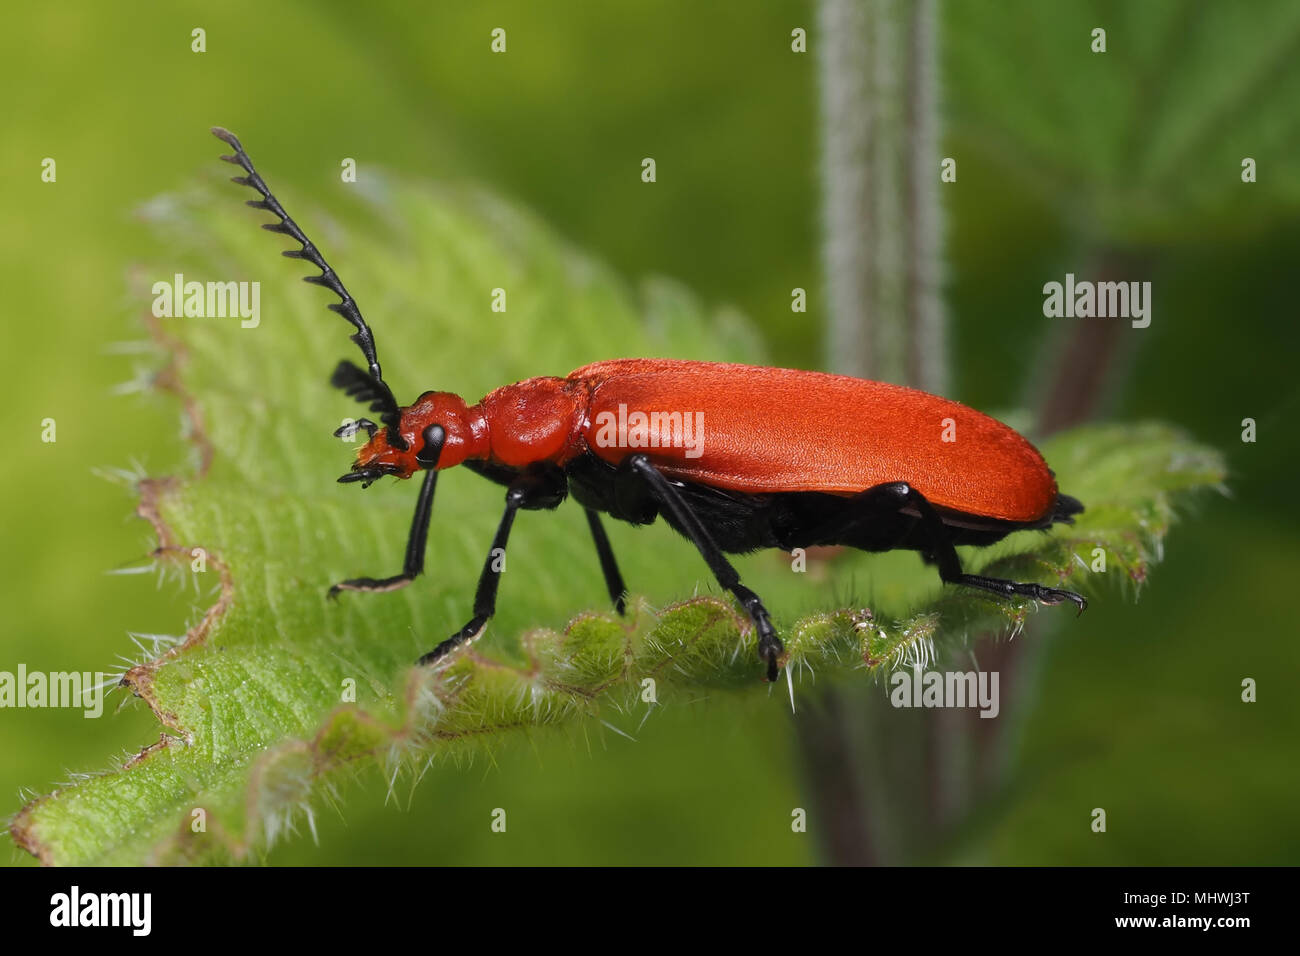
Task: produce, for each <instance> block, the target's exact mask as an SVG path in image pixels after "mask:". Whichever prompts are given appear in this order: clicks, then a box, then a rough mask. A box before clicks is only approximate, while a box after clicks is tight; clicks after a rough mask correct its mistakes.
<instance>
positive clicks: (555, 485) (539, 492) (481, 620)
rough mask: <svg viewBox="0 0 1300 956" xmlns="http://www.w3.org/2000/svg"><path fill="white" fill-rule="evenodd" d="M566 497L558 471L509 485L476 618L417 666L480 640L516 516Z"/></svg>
mask: <svg viewBox="0 0 1300 956" xmlns="http://www.w3.org/2000/svg"><path fill="white" fill-rule="evenodd" d="M567 495H568V485H567V483H566V482H565V480H564V474H563V472H561V471H560V470H559V469H557V468H546V469H542V470H539V471H527V472H524V473H522V474H520V475H519V476H518V477H517V478H515V480H514V481H512V482H511V483H510V487H509V488H508V489H507V490H506V510H505V513H504V514H503V515H502V516H501V523H500V524H499V525H498V526H497V533H496V535H495V536H494V537H493V538H492V547H491V548H490V549H489V550H488V556H487V559H486V560H485V561H484V562H483V571H482V573H481V574H480V575H479V579H478V587H477V588H476V589H475V591H474V616H473V617H472V618H470V619H469V621H468V622H467V623H466V624H465V626H464V627H462V628H461V629H460V630H459V631H457V632H456V633H455V634H453V635H452V636H451V637H449V638H447V639H446V640H445V641H443V642H442V643H441V644H439V645H438V646H437V647H435V648H434V649H433V650H431V651H430V652H429V653H427V654H425V655H424V656H423V657H421V658H420V659H419V660H418V661H416V663H417V664H420V665H423V664H432V663H433V662H434V661H437V660H439V659H440V658H442V657H445V656H446V655H447V654H449V653H451V652H452V651H454V650H455V649H456V648H458V647H460V645H462V644H464V643H465V642H466V641H470V640H473V639H474V638H475V637H478V635H479V634H480V633H481V632H482V630H483V628H484V627H485V626H486V625H487V622H488V619H489V618H491V617H492V615H493V614H495V613H496V608H497V588H498V586H499V585H500V584H501V573H502V565H501V559H503V558H504V557H505V551H506V544H507V543H508V542H509V541H510V528H511V527H512V526H513V525H514V523H515V513H516V512H518V511H519V510H520V509H523V510H524V511H539V510H549V509H551V508H557V507H559V504H560V502H562V501H563V500H564V499H565V497H566V496H567Z"/></svg>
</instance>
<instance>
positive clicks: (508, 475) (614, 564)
mask: <svg viewBox="0 0 1300 956" xmlns="http://www.w3.org/2000/svg"><path fill="white" fill-rule="evenodd" d="M465 467H467V468H469V470H470V471H473V472H475V473H477V474H479V475H482V476H483V477H484V478H486V479H487V480H488V481H494V482H496V483H497V484H498V485H505V486H506V487H507V488H509V487H510V484H511V482H513V481H514V480H515V479H516V478H518V477H519V471H518V469H515V468H507V467H505V466H501V465H493V464H490V463H488V462H476V461H467V462H465ZM574 500H575V501H578V502H579V503H580V504H581V503H582V502H581V500H580V499H579V498H578V497H577V496H576V495H575V496H574ZM583 510H584V511H585V512H586V513H587V527H588V528H590V529H591V540H592V541H593V542H594V543H595V545H596V556H597V557H598V558H599V559H600V570H601V572H602V573H603V574H604V575H605V588H606V589H607V590H608V591H609V599H610V601H612V602H613V603H614V609H615V610H616V611H618V613H619V614H624V613H626V611H627V604H626V601H625V599H624V597H623V595H625V594H626V593H627V585H625V584H624V583H623V575H622V574H620V573H619V570H618V561H616V560H615V558H614V550H613V548H611V547H610V546H609V538H608V537H606V536H605V526H604V525H603V524H601V521H600V515H599V514H598V513H597V512H596V510H595V509H594V508H588V507H586V505H583Z"/></svg>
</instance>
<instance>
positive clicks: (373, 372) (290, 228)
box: [212, 126, 407, 450]
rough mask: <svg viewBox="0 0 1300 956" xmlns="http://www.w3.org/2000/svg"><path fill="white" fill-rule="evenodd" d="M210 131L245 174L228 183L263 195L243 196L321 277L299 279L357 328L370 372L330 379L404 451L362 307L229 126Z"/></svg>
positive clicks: (348, 371)
mask: <svg viewBox="0 0 1300 956" xmlns="http://www.w3.org/2000/svg"><path fill="white" fill-rule="evenodd" d="M212 135H213V136H215V137H217V139H219V140H221V141H222V142H223V143H225V144H226V145H227V146H229V147H230V148H231V149H233V150H234V151H235V155H233V156H222V157H221V158H222V159H224V160H225V161H226V162H228V163H233V164H235V165H236V166H238V167H239V168H240V169H242V170H243V171H244V172H245V173H247V174H248V175H246V176H231V177H230V178H231V181H232V182H236V183H239V185H241V186H251V187H252V188H253V189H255V190H257V192H258V193H259V194H260V195H261V197H262V198H261V199H248V200H245V202H246V203H247V204H248V205H249V206H252V207H253V208H254V209H265V210H266V211H267V212H269V213H271V214H272V215H273V216H276V217H277V218H278V219H279V220H280V221H279V222H267V223H263V224H262V228H263V229H266V230H269V231H270V232H278V233H281V234H282V235H286V236H291V237H292V238H293V239H294V240H296V241H297V242H298V243H299V244H300V245H301V246H302V248H301V249H286V250H284V251H283V252H282V253H281V255H284V256H288V257H289V258H290V259H306V260H307V261H308V262H310V263H311V264H312V265H314V266H315V267H316V268H317V269H319V270H320V275H317V276H303V281H304V282H310V283H312V284H313V285H320V286H324V287H325V288H327V289H329V290H330V291H331V292H333V293H334V294H335V295H337V296H338V297H339V299H340V300H341V301H339V302H337V303H333V302H332V303H330V305H329V308H330V309H331V310H332V311H334V312H337V313H338V314H339V315H341V316H343V318H345V319H347V320H348V321H349V322H351V323H352V325H353V326H354V327H355V328H356V332H354V333H353V334H352V341H353V342H356V343H357V345H358V346H359V347H360V349H361V353H362V354H363V355H364V356H365V357H366V362H367V363H368V364H369V365H370V371H369V373H367V372H365V371H363V370H362V369H359V368H357V367H356V366H355V365H353V364H352V363H351V362H343V363H341V364H340V365H339V367H338V368H337V369H336V370H335V372H334V376H333V379H332V381H333V383H334V384H335V385H337V386H339V387H340V388H345V390H346V391H347V392H348V394H349V395H352V396H353V397H355V398H358V399H359V400H362V401H369V402H371V405H370V410H371V411H372V412H379V413H380V419H379V420H380V421H382V422H383V423H384V424H385V425H386V426H387V430H388V443H389V444H390V445H392V446H393V447H395V448H399V449H402V450H406V448H407V444H406V440H405V439H404V438H403V437H402V434H401V431H400V425H401V412H400V411H399V409H398V406H397V400H396V399H395V398H393V393H392V390H391V389H389V387H388V385H387V384H386V383H385V382H384V376H383V373H382V372H381V371H380V368H379V358H378V357H377V356H376V354H375V336H374V334H373V333H372V332H371V331H370V326H368V325H366V320H365V319H363V318H362V317H361V310H360V309H358V308H357V303H356V301H355V300H354V299H353V298H352V296H351V295H350V294H349V293H348V290H347V288H346V287H344V285H343V282H342V280H340V279H339V277H338V274H337V273H335V271H334V270H333V269H331V268H330V266H329V263H328V262H326V261H325V257H324V256H322V255H321V254H320V250H319V249H317V248H316V246H315V244H314V243H313V242H312V241H311V240H310V239H308V238H307V236H306V234H304V233H303V231H302V230H301V229H299V228H298V224H297V223H296V222H294V221H293V220H292V219H290V218H289V214H288V213H286V212H285V211H284V207H283V206H281V205H280V201H279V200H278V199H276V198H275V197H274V196H272V195H271V190H269V189H267V188H266V183H265V182H264V181H263V179H262V177H261V176H259V175H258V174H257V170H256V169H254V168H253V161H252V160H251V159H249V158H248V154H247V153H246V152H244V147H243V146H241V145H240V143H239V138H238V137H237V136H235V134H234V133H232V132H230V130H227V129H222V128H221V127H220V126H214V127H212Z"/></svg>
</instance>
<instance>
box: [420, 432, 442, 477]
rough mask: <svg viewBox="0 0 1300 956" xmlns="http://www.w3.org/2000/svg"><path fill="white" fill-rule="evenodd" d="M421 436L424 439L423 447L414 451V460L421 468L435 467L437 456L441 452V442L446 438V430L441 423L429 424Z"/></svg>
mask: <svg viewBox="0 0 1300 956" xmlns="http://www.w3.org/2000/svg"><path fill="white" fill-rule="evenodd" d="M421 437H422V438H423V439H424V447H423V448H421V449H420V450H419V451H418V452H416V455H415V461H416V463H417V464H418V465H419V466H420V467H421V468H435V467H437V465H438V457H439V456H440V455H441V454H442V446H443V443H444V442H445V441H446V440H447V432H446V430H445V429H444V428H443V427H442V426H441V425H430V426H429V427H428V428H426V429H425V430H424V432H423V433H422V434H421Z"/></svg>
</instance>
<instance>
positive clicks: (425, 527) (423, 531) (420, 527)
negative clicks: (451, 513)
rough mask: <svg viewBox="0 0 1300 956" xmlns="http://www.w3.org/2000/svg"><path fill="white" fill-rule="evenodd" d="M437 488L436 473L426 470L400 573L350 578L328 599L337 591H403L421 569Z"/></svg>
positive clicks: (331, 592) (335, 594)
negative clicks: (385, 576)
mask: <svg viewBox="0 0 1300 956" xmlns="http://www.w3.org/2000/svg"><path fill="white" fill-rule="evenodd" d="M437 485H438V472H437V471H428V472H426V473H425V475H424V484H423V485H421V486H420V497H419V498H417V499H416V502H415V517H414V518H412V519H411V533H410V535H409V536H408V537H407V539H406V559H405V560H404V561H403V562H402V573H401V574H394V575H393V576H392V577H391V578H349V579H348V580H346V581H340V582H339V583H338V584H335V585H334V586H333V587H331V588H330V589H329V597H331V598H337V597H338V596H339V592H340V591H396V590H397V589H398V588H404V587H406V586H407V585H408V584H410V583H411V582H412V581H414V580H415V578H416V577H417V576H418V575H419V574H420V572H421V571H423V570H424V548H425V542H426V541H428V538H429V517H430V516H431V515H432V514H433V492H434V489H435V488H436V487H437Z"/></svg>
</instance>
